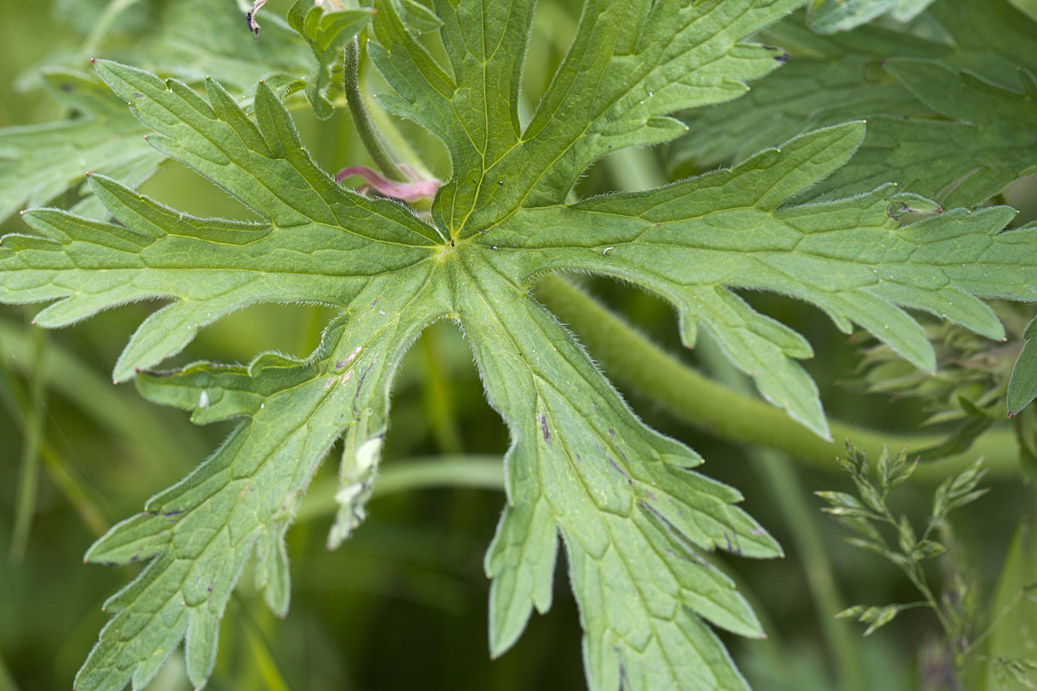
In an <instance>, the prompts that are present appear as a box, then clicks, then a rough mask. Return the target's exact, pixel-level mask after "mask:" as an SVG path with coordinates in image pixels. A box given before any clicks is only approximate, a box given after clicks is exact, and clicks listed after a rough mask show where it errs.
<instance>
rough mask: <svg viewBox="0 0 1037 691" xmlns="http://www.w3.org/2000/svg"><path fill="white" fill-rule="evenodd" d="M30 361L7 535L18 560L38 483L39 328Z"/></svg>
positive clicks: (42, 349) (42, 390) (42, 344)
mask: <svg viewBox="0 0 1037 691" xmlns="http://www.w3.org/2000/svg"><path fill="white" fill-rule="evenodd" d="M31 338H32V360H31V362H30V363H29V365H28V368H27V369H28V376H29V395H28V397H27V400H26V401H25V403H26V406H27V407H26V408H25V425H24V430H25V434H24V436H23V439H24V443H23V446H22V458H21V464H20V467H19V471H18V499H17V507H16V509H15V518H14V530H13V536H12V538H11V556H12V557H14V558H15V559H21V558H22V557H23V556H25V549H26V547H27V546H28V544H29V532H30V531H31V530H32V519H33V516H34V515H35V513H36V493H37V490H38V487H39V482H40V446H41V445H42V442H43V423H44V420H45V417H44V407H45V405H46V403H45V397H46V391H47V390H46V387H45V386H44V377H43V371H44V363H43V359H44V358H45V357H46V344H47V342H46V334H45V333H44V331H43V329H33V330H32V336H31Z"/></svg>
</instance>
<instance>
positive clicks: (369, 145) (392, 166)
mask: <svg viewBox="0 0 1037 691" xmlns="http://www.w3.org/2000/svg"><path fill="white" fill-rule="evenodd" d="M343 66H344V68H345V70H344V72H345V75H344V77H343V83H344V85H345V88H346V101H347V103H348V104H349V112H350V113H351V114H352V115H353V122H354V124H356V131H357V134H358V135H360V141H362V142H363V143H364V148H366V149H367V153H369V154H370V155H371V158H372V159H373V160H374V162H375V165H377V166H378V168H379V169H381V171H382V174H383V175H385V177H387V178H388V179H390V180H396V181H397V182H401V181H405V180H409V179H410V178H408V177H407V176H406V175H404V173H403V171H401V170H400V168H399V166H397V165H396V162H395V161H394V160H393V157H392V156H391V155H390V154H389V151H388V150H387V149H386V148H385V144H384V143H383V142H382V138H381V136H379V134H378V130H377V129H375V126H374V123H372V122H371V116H370V115H368V113H367V108H366V106H365V105H364V95H363V93H362V92H361V90H360V41H359V39H357V38H354V39H353V40H352V41H350V42H349V43H347V44H346V50H345V62H344V63H343Z"/></svg>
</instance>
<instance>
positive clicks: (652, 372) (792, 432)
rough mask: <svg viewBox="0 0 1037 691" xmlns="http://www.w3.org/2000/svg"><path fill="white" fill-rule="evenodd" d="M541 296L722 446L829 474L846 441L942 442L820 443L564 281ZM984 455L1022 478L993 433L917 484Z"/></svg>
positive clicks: (932, 438) (602, 354)
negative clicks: (777, 454) (758, 451)
mask: <svg viewBox="0 0 1037 691" xmlns="http://www.w3.org/2000/svg"><path fill="white" fill-rule="evenodd" d="M536 294H537V297H538V299H540V301H541V302H543V303H544V305H545V306H546V307H547V308H548V309H550V310H551V311H552V312H554V314H555V315H557V316H558V318H559V319H561V320H562V321H563V322H565V323H567V324H568V325H569V327H570V328H571V329H572V330H573V331H574V332H575V333H576V335H577V336H578V337H579V338H580V340H581V341H582V342H583V343H584V344H585V345H586V346H587V349H588V351H590V353H591V354H592V355H593V356H594V357H595V358H596V359H597V361H598V362H600V363H601V364H602V366H603V368H604V369H605V370H606V371H607V372H608V373H609V376H610V377H611V378H612V379H613V380H614V381H615V382H617V383H618V384H620V385H622V386H625V387H628V388H629V389H631V390H634V391H638V392H640V393H642V394H644V395H646V396H648V397H650V398H651V399H652V401H653V402H654V403H655V404H656V405H659V406H660V407H662V408H663V409H664V410H665V411H667V412H668V413H670V414H671V415H673V416H674V417H676V418H677V419H679V420H681V421H683V422H686V423H688V424H690V425H692V426H693V427H696V428H698V429H701V430H703V431H705V432H707V433H709V434H712V435H714V436H716V437H719V438H721V439H725V440H728V441H731V442H734V443H736V444H748V445H750V446H762V447H765V448H771V449H774V450H777V451H782V452H784V453H786V454H788V455H789V456H790V457H791V458H792V459H794V460H796V461H797V462H800V463H805V464H806V465H809V466H812V467H815V468H819V469H821V470H827V471H835V470H837V469H838V466H836V464H835V462H834V460H835V457H836V456H837V455H838V454H840V453H841V452H842V444H843V442H844V441H846V440H849V441H852V442H853V443H854V444H855V445H856V446H858V447H859V448H862V449H864V451H865V452H866V453H867V454H868V455H869V456H871V457H872V458H878V457H879V454H880V453H881V452H882V449H883V447H884V446H885V447H889V448H890V449H893V450H896V449H900V448H904V447H906V448H907V450H908V452H909V453H911V452H917V451H920V450H922V449H925V448H927V447H930V446H933V445H935V444H936V443H938V442H940V441H942V437H939V436H936V435H929V434H910V435H905V434H894V433H885V432H875V431H872V430H868V429H864V428H861V427H857V426H854V425H850V424H846V423H842V422H838V421H834V420H833V421H831V422H830V426H831V431H832V438H833V440H835V442H838V443H834V442H832V441H827V440H825V439H821V438H820V437H818V436H816V435H815V434H813V433H812V432H810V430H808V429H807V428H806V427H803V426H802V425H800V424H799V423H797V422H795V421H794V420H792V418H790V417H789V416H788V415H786V414H785V413H784V412H783V411H781V410H779V409H777V408H775V407H773V406H771V405H769V404H767V403H766V402H764V401H762V400H760V399H758V398H755V397H752V396H749V395H746V394H741V393H738V392H736V391H733V390H731V389H730V388H728V387H726V386H723V385H721V384H718V383H717V382H715V381H712V380H711V379H709V378H707V377H705V376H703V375H701V374H699V373H698V372H696V371H695V370H694V369H692V368H690V367H688V366H687V365H685V364H684V363H682V362H681V361H680V360H678V359H677V358H675V357H673V356H672V355H670V354H669V353H667V352H665V351H664V350H663V349H662V348H660V347H658V346H657V345H655V344H654V343H652V342H651V341H649V340H648V339H646V338H645V337H644V336H642V335H641V334H640V333H638V332H637V330H636V329H634V328H633V327H631V326H630V325H629V324H627V323H626V322H625V321H623V320H622V319H621V318H619V317H618V316H616V315H615V314H614V313H612V312H611V311H609V310H608V309H606V308H605V307H603V306H602V305H601V304H599V303H598V302H597V301H596V300H594V299H593V298H591V297H590V296H588V295H587V294H586V293H584V292H583V291H582V290H580V289H579V288H576V287H575V286H573V285H572V284H571V283H569V282H568V281H566V280H565V279H563V278H560V277H558V276H546V277H544V278H543V279H541V280H540V282H539V283H538V285H537V290H536ZM979 456H983V457H984V458H985V459H986V462H985V467H986V468H987V470H988V471H989V472H990V473H991V474H992V475H1001V476H1007V475H1011V474H1017V473H1018V468H1017V465H1016V460H1015V442H1014V440H1013V438H1012V435H1011V432H1010V430H1008V429H1006V428H995V429H993V430H991V431H990V432H987V433H986V434H984V435H982V436H981V437H980V438H979V439H977V440H976V442H975V443H974V444H973V445H972V448H971V449H969V451H967V452H965V453H960V454H956V455H954V456H951V457H948V458H946V459H943V460H941V461H939V462H933V463H926V464H923V465H920V466H919V468H918V470H917V471H916V472H915V475H914V477H916V478H919V479H925V480H928V481H940V480H943V479H944V478H946V477H947V476H948V475H950V474H952V473H958V472H961V471H963V470H964V469H965V468H967V467H968V466H969V465H971V464H972V462H974V461H975V459H976V458H977V457H979Z"/></svg>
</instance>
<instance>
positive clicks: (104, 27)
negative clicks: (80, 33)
mask: <svg viewBox="0 0 1037 691" xmlns="http://www.w3.org/2000/svg"><path fill="white" fill-rule="evenodd" d="M138 2H140V0H112V1H111V2H110V3H108V6H107V7H105V8H104V12H102V13H101V16H100V17H98V18H97V21H96V22H94V25H93V26H92V27H91V28H90V35H89V36H87V38H86V42H85V43H84V44H83V50H84V52H85V53H86V54H87V56H88V57H94V53H95V52H96V51H97V49H98V47H99V46H100V45H101V41H102V40H103V39H104V37H105V36H106V35H107V34H108V31H109V30H110V29H111V28H112V24H114V23H115V20H116V19H118V18H119V15H120V14H122V13H123V12H125V11H126V10H128V9H129V8H131V7H133V6H134V5H136V4H137V3H138Z"/></svg>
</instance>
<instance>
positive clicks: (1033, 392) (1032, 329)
mask: <svg viewBox="0 0 1037 691" xmlns="http://www.w3.org/2000/svg"><path fill="white" fill-rule="evenodd" d="M1023 338H1024V339H1025V340H1024V343H1023V349H1022V351H1021V352H1020V353H1019V358H1018V359H1017V360H1016V361H1015V367H1013V369H1012V378H1011V379H1010V380H1009V381H1008V414H1009V415H1016V414H1017V413H1019V411H1021V410H1022V409H1023V408H1025V407H1026V406H1028V405H1030V403H1031V402H1032V401H1033V399H1034V398H1037V319H1035V320H1034V321H1032V322H1030V325H1029V326H1027V327H1026V331H1025V332H1024V333H1023Z"/></svg>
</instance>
